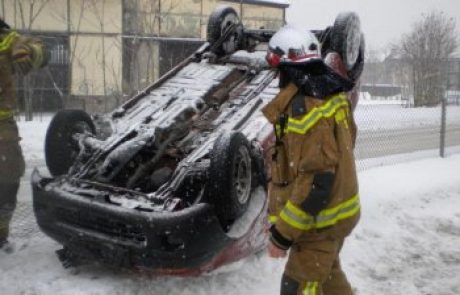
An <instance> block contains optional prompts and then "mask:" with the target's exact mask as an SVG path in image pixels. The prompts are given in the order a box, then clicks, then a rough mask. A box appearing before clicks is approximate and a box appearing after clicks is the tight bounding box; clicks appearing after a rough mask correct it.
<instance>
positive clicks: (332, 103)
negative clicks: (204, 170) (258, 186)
mask: <svg viewBox="0 0 460 295" xmlns="http://www.w3.org/2000/svg"><path fill="white" fill-rule="evenodd" d="M320 52H321V51H320V44H319V42H318V40H317V39H316V37H315V36H314V35H313V34H307V35H305V33H301V32H300V31H298V30H296V29H295V28H293V27H289V26H286V27H283V28H282V29H281V30H280V31H278V32H277V33H276V34H275V35H274V36H273V37H272V39H271V40H270V42H269V49H268V52H267V61H268V62H269V64H270V65H271V66H273V67H276V68H278V69H279V74H280V92H279V94H278V95H277V96H276V97H275V98H274V99H273V100H272V101H271V102H270V103H269V104H267V106H265V107H264V109H263V113H264V115H265V116H266V118H267V119H268V120H269V121H270V122H271V123H272V124H273V125H274V126H275V135H276V143H275V146H274V148H273V153H272V158H273V161H272V179H271V181H270V184H269V215H270V216H269V218H270V223H271V224H272V226H271V228H270V242H269V245H268V253H269V255H270V256H271V257H274V258H280V257H285V256H286V255H288V253H289V257H288V261H287V264H286V266H285V270H284V274H283V277H282V282H281V294H282V295H296V294H308V295H322V294H324V295H349V294H352V290H351V286H350V284H349V283H348V281H347V278H346V276H345V274H344V273H343V271H342V270H341V266H340V261H339V253H340V250H341V248H342V245H343V243H344V239H345V238H346V237H347V236H348V235H349V234H350V233H351V231H352V229H353V228H354V227H355V225H356V224H357V222H358V220H359V215H360V203H359V196H358V183H357V176H356V169H355V162H354V155H353V148H354V142H355V138H356V126H355V122H354V119H353V113H352V109H351V106H350V103H349V100H348V98H347V94H346V93H347V92H349V91H350V90H352V89H353V87H354V83H353V82H352V81H350V80H349V79H346V78H345V77H343V76H341V75H339V74H338V73H336V72H335V71H334V70H333V69H332V68H330V67H329V66H328V65H326V64H325V62H324V61H323V59H322V58H321V55H320ZM288 250H289V252H288Z"/></svg>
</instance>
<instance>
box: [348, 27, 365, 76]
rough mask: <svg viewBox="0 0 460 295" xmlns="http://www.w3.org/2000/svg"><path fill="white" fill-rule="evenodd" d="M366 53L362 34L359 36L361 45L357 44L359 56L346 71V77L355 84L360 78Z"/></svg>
mask: <svg viewBox="0 0 460 295" xmlns="http://www.w3.org/2000/svg"><path fill="white" fill-rule="evenodd" d="M365 51H366V40H365V38H364V34H361V43H360V44H359V54H358V59H357V60H356V62H355V65H354V66H353V68H351V70H349V71H348V77H350V79H351V80H352V81H353V82H356V81H358V80H359V78H360V77H361V74H362V73H363V70H364V54H365Z"/></svg>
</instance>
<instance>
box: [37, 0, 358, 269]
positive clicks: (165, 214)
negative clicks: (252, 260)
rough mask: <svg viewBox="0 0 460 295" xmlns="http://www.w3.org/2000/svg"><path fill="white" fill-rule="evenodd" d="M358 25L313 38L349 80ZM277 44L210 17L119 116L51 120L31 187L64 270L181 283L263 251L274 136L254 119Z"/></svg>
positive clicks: (233, 19)
mask: <svg viewBox="0 0 460 295" xmlns="http://www.w3.org/2000/svg"><path fill="white" fill-rule="evenodd" d="M350 24H351V25H350ZM358 25H359V20H358V19H357V17H356V15H355V14H352V13H350V14H342V15H339V17H338V18H337V20H336V23H335V24H334V26H332V27H330V28H328V29H326V30H324V31H314V32H315V34H317V35H318V36H319V37H320V39H322V42H323V44H327V46H332V47H330V49H332V50H334V51H338V52H339V54H341V56H343V57H345V61H346V60H348V63H347V64H346V65H347V70H348V71H349V73H348V74H349V75H350V76H351V77H355V78H356V77H359V75H360V73H361V70H362V56H363V52H364V45H362V46H356V44H346V43H347V42H350V41H348V40H354V41H356V40H359V41H360V42H361V43H362V44H363V40H362V38H361V32H360V30H356V26H358ZM350 28H351V29H350ZM329 32H331V34H329ZM274 33H275V32H273V31H267V30H247V29H245V28H244V27H243V26H242V24H241V22H240V21H239V18H238V15H237V14H236V12H235V11H234V10H233V9H232V8H231V7H225V6H224V7H219V8H218V9H216V10H215V11H214V13H213V14H212V15H211V16H210V20H209V25H208V42H207V43H205V44H204V45H203V46H202V47H201V48H200V49H198V50H197V51H196V52H195V54H193V55H192V56H190V57H189V58H187V59H186V60H184V61H183V62H182V63H181V64H179V65H178V66H177V67H175V68H174V69H172V70H171V71H170V72H169V73H167V74H166V75H165V76H163V77H161V78H160V79H159V80H158V81H157V82H155V83H154V84H152V85H151V86H149V87H148V88H146V89H144V90H143V91H142V92H140V93H139V95H137V96H136V97H133V98H132V99H131V100H129V101H127V102H126V103H125V104H124V105H122V106H121V107H120V108H118V109H116V110H115V111H113V112H112V113H110V114H106V115H99V116H97V118H96V119H95V120H93V118H91V117H90V116H89V115H88V114H87V113H85V112H83V111H78V110H63V111H61V112H59V113H57V114H56V115H55V117H54V118H53V120H52V121H51V123H50V126H49V129H48V131H47V136H46V142H45V156H46V162H47V166H48V169H49V171H50V172H51V174H52V176H53V177H52V178H46V177H42V176H41V175H40V173H39V172H38V171H35V172H34V173H33V175H32V186H33V201H34V211H35V215H36V218H37V221H38V224H39V226H40V228H41V229H42V230H43V232H45V233H46V234H47V235H49V236H50V237H52V238H53V239H55V240H56V241H57V242H59V243H60V244H62V245H63V249H62V250H60V251H58V256H59V258H60V259H61V261H62V262H63V264H64V266H71V265H76V264H78V263H85V262H91V261H100V262H103V263H107V264H111V265H115V266H120V267H128V268H139V269H149V270H152V271H154V272H156V273H160V274H178V275H190V274H199V273H202V272H205V271H210V270H212V269H215V268H216V267H219V266H221V265H223V264H225V263H229V262H233V261H236V260H238V259H240V258H242V257H245V256H248V255H250V254H251V253H254V252H257V251H260V250H261V249H263V248H264V246H265V242H266V233H265V229H264V227H265V220H266V214H265V212H266V206H267V200H266V198H265V192H264V188H265V184H266V181H267V177H269V175H270V171H269V169H268V167H269V165H267V163H269V161H270V159H269V147H270V146H271V145H272V144H273V141H274V136H273V132H272V131H273V130H272V126H271V125H270V124H269V123H268V122H267V121H266V120H265V119H264V118H263V116H262V114H261V112H260V109H261V108H262V107H263V106H264V105H265V104H266V103H268V102H269V101H270V100H271V99H273V97H274V96H275V95H276V94H277V92H278V81H277V79H276V75H277V73H276V71H275V70H273V69H270V68H269V67H268V65H267V64H266V62H265V50H266V47H267V41H268V40H269V39H270V37H271V36H272V35H273V34H274ZM356 34H357V35H358V37H356ZM330 35H332V36H334V35H335V36H341V37H343V38H339V39H340V40H342V41H341V43H338V45H332V44H337V42H336V41H334V42H331V40H329V39H330V38H331V37H329V36H330ZM344 36H345V37H344ZM346 36H348V37H346ZM361 40H362V41H361ZM329 44H331V45H329ZM334 46H335V47H336V48H334ZM323 49H325V48H323ZM347 50H348V51H350V50H355V51H356V52H352V53H350V52H348V51H347ZM324 51H325V50H324ZM325 52H326V51H325ZM347 56H348V59H347ZM350 56H351V57H350ZM350 58H353V59H357V61H356V62H353V63H351V62H350V61H349V59H350ZM256 190H258V191H259V193H257V194H256V193H254V192H255V191H256ZM261 190H262V193H260V191H261ZM255 196H258V197H255Z"/></svg>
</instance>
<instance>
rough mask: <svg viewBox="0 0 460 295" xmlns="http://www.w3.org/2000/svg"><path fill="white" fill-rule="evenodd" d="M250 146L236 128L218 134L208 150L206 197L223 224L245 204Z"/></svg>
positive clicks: (251, 175) (249, 183)
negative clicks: (209, 155) (230, 131)
mask: <svg viewBox="0 0 460 295" xmlns="http://www.w3.org/2000/svg"><path fill="white" fill-rule="evenodd" d="M253 169H254V167H253V161H252V157H251V146H250V144H249V142H248V140H247V139H246V137H245V136H244V135H243V134H241V133H238V132H233V133H226V134H222V135H221V136H220V137H219V138H218V139H217V140H216V142H215V144H214V147H213V149H212V151H211V165H210V168H209V179H208V183H207V192H206V196H207V197H206V199H207V201H208V202H209V203H210V204H211V205H213V206H214V210H215V212H216V215H217V217H218V219H219V220H220V222H221V224H222V225H223V226H224V227H227V226H228V225H230V224H231V223H232V222H233V221H234V220H235V219H237V218H238V217H240V216H241V215H243V213H244V212H245V211H246V209H247V208H248V205H249V201H250V198H251V192H252V189H253V181H254V179H253V178H254V173H253Z"/></svg>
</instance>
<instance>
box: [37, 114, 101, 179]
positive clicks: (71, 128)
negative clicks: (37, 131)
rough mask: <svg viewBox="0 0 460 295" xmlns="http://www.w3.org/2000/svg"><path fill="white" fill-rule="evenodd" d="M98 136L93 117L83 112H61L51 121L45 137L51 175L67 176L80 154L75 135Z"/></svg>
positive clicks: (46, 155) (47, 163)
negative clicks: (89, 134)
mask: <svg viewBox="0 0 460 295" xmlns="http://www.w3.org/2000/svg"><path fill="white" fill-rule="evenodd" d="M84 133H91V134H96V128H95V126H94V123H93V121H92V120H91V117H90V116H89V115H88V114H87V113H86V112H84V111H81V110H62V111H59V112H58V113H57V114H56V115H55V116H54V117H53V119H52V120H51V123H50V125H49V126H48V130H47V132H46V137H45V160H46V165H47V166H48V170H49V171H50V173H51V175H53V176H58V175H63V174H66V173H67V172H68V171H69V168H70V167H71V166H72V165H73V163H74V161H75V160H76V158H77V156H78V154H79V147H78V142H77V141H76V139H75V135H77V134H84Z"/></svg>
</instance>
